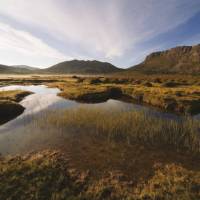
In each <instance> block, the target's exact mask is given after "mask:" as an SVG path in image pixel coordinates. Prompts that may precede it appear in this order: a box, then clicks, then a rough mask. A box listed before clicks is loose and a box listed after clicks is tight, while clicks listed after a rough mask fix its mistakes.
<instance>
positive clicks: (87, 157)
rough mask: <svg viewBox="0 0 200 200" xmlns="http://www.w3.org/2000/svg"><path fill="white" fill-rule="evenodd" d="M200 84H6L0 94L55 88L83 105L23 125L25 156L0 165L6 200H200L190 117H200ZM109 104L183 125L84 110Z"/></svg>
mask: <svg viewBox="0 0 200 200" xmlns="http://www.w3.org/2000/svg"><path fill="white" fill-rule="evenodd" d="M198 79H199V78H198V77H191V76H186V77H184V76H180V77H178V76H177V77H173V76H172V75H165V76H158V75H157V76H142V75H141V76H139V75H135V76H134V78H133V77H127V76H125V77H118V76H115V77H114V76H113V77H87V76H77V75H76V76H20V77H19V76H15V77H14V78H13V77H12V78H10V79H9V78H7V79H6V80H5V79H4V78H1V82H0V84H1V86H5V85H16V84H18V85H35V84H36V85H47V86H48V87H50V88H51V87H53V88H54V87H57V88H59V89H60V90H61V91H60V93H59V94H58V95H59V96H61V97H62V98H65V99H71V100H74V101H77V102H81V105H80V106H77V107H75V108H65V109H64V108H63V109H61V110H54V111H47V112H45V113H42V115H41V117H40V115H38V116H36V117H33V118H31V123H29V124H26V125H24V128H22V130H23V132H24V135H23V138H22V139H21V143H23V142H24V143H26V151H25V150H24V149H23V148H22V149H21V152H20V153H19V154H18V155H2V156H1V157H0V177H1V182H0V197H1V198H0V199H13V200H14V199H33V200H35V199H58V200H60V199H63V200H64V199H89V200H90V199H91V200H93V199H94V200H96V199H97V200H103V199H111V200H112V199H113V200H115V199H127V200H130V199H131V200H132V199H133V200H146V199H149V200H157V199H163V200H169V199H170V200H171V199H172V200H178V199H187V200H188V199H191V200H193V199H194V200H196V199H200V162H199V161H200V134H199V131H200V123H199V119H198V118H195V117H193V116H192V115H191V114H193V113H196V112H197V113H198V106H199V104H198V101H200V96H199V94H200V93H199V92H200V86H199V82H198ZM18 93H19V94H20V93H22V94H23V93H24V91H7V92H6V91H3V92H0V95H1V96H0V100H1V99H2V102H3V99H4V100H5V98H6V100H10V101H13V102H14V101H16V102H19V100H16V99H18V98H16V95H17V94H18ZM30 95H31V94H30ZM25 96H26V95H25ZM20 97H21V95H20ZM148 97H149V99H151V101H152V102H151V101H148ZM22 98H23V97H22ZM110 98H111V99H112V98H113V99H116V100H119V101H124V102H129V103H131V104H133V103H134V104H141V105H144V106H148V107H150V108H151V107H154V108H157V109H158V110H159V111H160V110H161V111H162V112H163V113H165V112H171V113H173V114H174V115H176V116H177V118H176V119H173V118H163V117H162V116H161V115H162V114H160V115H153V114H151V113H150V114H149V113H148V112H147V111H143V110H123V109H120V108H119V109H116V110H113V109H110V108H109V107H107V109H101V108H95V107H91V108H89V107H87V106H85V105H87V104H88V103H90V104H91V103H100V102H106V101H107V100H108V99H110ZM82 104H83V105H82ZM181 106H182V107H181ZM180 108H182V109H180ZM194 110H195V111H196V112H193V111H194ZM149 112H150V111H149ZM162 112H161V113H162ZM19 130H20V129H19ZM30 132H31V134H29V135H28V134H26V133H30ZM12 134H16V133H15V132H14V130H13V133H12ZM36 135H37V137H36ZM38 136H39V137H38ZM26 137H27V138H26ZM5 138H6V136H5ZM38 138H40V140H38ZM5 141H6V140H5ZM27 147H29V148H27ZM27 149H28V150H27ZM13 191H14V192H13Z"/></svg>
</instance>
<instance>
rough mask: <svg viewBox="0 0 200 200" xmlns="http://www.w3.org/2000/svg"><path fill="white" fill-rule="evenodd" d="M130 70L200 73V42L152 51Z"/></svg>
mask: <svg viewBox="0 0 200 200" xmlns="http://www.w3.org/2000/svg"><path fill="white" fill-rule="evenodd" d="M129 70H133V71H139V72H145V73H183V74H195V73H200V44H199V45H196V46H181V47H175V48H172V49H170V50H166V51H160V52H155V53H152V54H150V55H149V56H147V57H146V59H145V61H144V62H143V63H141V64H139V65H137V66H135V67H131V68H130V69H129Z"/></svg>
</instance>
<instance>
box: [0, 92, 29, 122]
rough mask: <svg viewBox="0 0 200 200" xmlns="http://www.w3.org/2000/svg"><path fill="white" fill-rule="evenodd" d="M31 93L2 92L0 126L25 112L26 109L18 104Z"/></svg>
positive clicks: (0, 97) (0, 94)
mask: <svg viewBox="0 0 200 200" xmlns="http://www.w3.org/2000/svg"><path fill="white" fill-rule="evenodd" d="M30 94H31V92H27V91H21V90H15V91H0V124H3V123H5V122H7V121H9V120H11V119H14V118H15V117H17V116H18V115H20V114H21V113H22V112H23V111H24V109H25V108H24V107H23V106H21V105H20V104H18V102H20V101H21V100H22V99H23V98H24V97H26V96H27V95H30Z"/></svg>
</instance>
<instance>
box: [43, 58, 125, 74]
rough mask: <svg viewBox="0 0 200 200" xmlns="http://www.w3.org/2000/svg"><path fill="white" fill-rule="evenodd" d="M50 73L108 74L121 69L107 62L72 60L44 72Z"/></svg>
mask: <svg viewBox="0 0 200 200" xmlns="http://www.w3.org/2000/svg"><path fill="white" fill-rule="evenodd" d="M43 71H44V72H48V73H65V74H108V73H114V72H119V71H121V69H119V68H117V67H115V66H114V65H112V64H110V63H107V62H100V61H96V60H94V61H84V60H71V61H65V62H62V63H59V64H57V65H54V66H52V67H49V68H47V69H44V70H43Z"/></svg>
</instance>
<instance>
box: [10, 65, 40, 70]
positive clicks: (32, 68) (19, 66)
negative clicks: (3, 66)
mask: <svg viewBox="0 0 200 200" xmlns="http://www.w3.org/2000/svg"><path fill="white" fill-rule="evenodd" d="M11 67H17V68H20V69H28V70H38V68H36V67H30V66H27V65H12V66H11Z"/></svg>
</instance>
